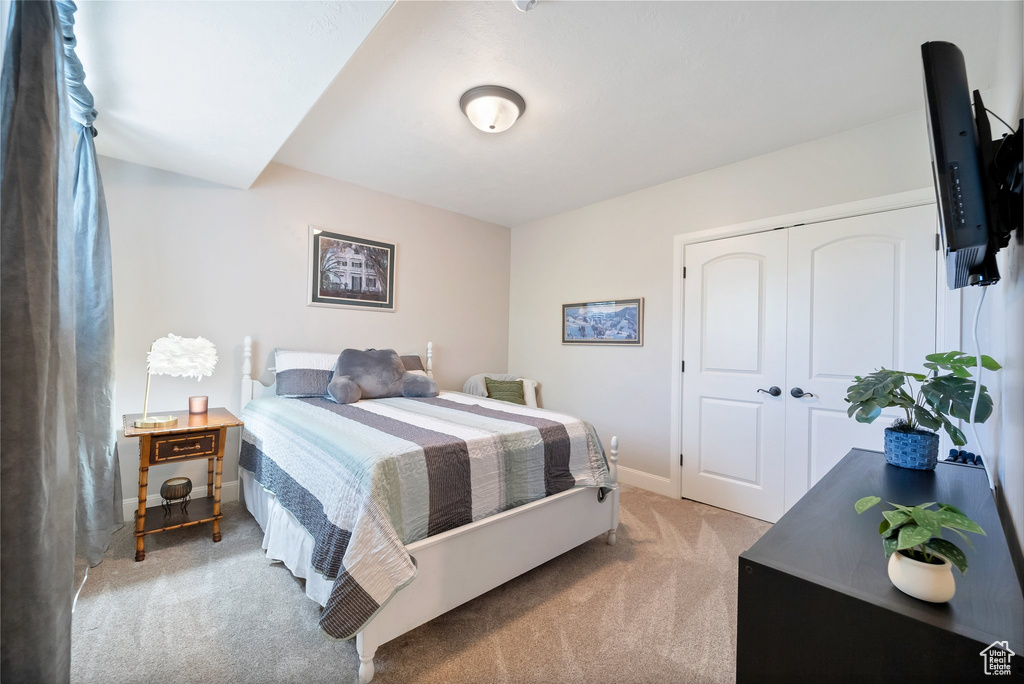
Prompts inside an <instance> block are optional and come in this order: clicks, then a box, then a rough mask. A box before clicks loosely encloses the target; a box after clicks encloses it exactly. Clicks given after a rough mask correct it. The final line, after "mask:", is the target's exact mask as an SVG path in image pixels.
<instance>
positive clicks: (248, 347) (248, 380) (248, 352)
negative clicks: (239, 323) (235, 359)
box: [240, 335, 252, 408]
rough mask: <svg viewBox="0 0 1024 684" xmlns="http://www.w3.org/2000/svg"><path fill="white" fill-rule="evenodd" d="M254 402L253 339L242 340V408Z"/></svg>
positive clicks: (248, 337) (246, 337)
mask: <svg viewBox="0 0 1024 684" xmlns="http://www.w3.org/2000/svg"><path fill="white" fill-rule="evenodd" d="M250 401H252V337H251V336H249V335H246V336H245V339H244V340H242V400H241V402H240V405H241V408H245V405H246V404H248V403H249V402H250Z"/></svg>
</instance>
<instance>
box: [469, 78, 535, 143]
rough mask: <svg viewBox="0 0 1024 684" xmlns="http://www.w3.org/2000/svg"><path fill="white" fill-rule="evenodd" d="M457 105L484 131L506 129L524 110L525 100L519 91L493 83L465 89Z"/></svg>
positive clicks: (498, 131) (494, 131)
mask: <svg viewBox="0 0 1024 684" xmlns="http://www.w3.org/2000/svg"><path fill="white" fill-rule="evenodd" d="M459 106H460V107H462V112H463V113H464V114H465V115H466V118H468V119H469V121H470V123H472V124H473V125H474V126H476V127H477V128H479V129H480V130H481V131H483V132H484V133H501V132H502V131H507V130H508V129H509V128H511V127H512V124H514V123H515V122H516V120H518V119H519V117H521V116H522V115H523V112H525V111H526V102H525V101H524V100H523V98H522V96H521V95H520V94H519V93H517V92H516V91H514V90H509V89H508V88H502V87H501V86H494V85H486V86H477V87H476V88H471V89H469V90H467V91H466V92H465V93H464V94H463V95H462V98H461V99H460V100H459Z"/></svg>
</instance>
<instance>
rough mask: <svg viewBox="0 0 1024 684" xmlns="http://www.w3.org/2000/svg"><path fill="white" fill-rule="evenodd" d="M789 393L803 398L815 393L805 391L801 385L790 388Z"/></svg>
mask: <svg viewBox="0 0 1024 684" xmlns="http://www.w3.org/2000/svg"><path fill="white" fill-rule="evenodd" d="M789 393H790V394H791V395H792V396H794V397H796V398H797V399H801V398H803V397H813V396H814V395H813V394H811V393H810V392H804V391H803V390H802V389H800V388H799V387H794V388H793V389H791V390H789Z"/></svg>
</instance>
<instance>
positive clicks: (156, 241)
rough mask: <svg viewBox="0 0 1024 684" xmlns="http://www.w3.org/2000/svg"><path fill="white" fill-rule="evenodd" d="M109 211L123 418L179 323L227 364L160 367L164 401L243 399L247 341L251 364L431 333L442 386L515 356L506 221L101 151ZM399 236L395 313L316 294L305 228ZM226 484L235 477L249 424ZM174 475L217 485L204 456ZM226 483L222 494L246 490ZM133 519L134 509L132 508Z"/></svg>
mask: <svg viewBox="0 0 1024 684" xmlns="http://www.w3.org/2000/svg"><path fill="white" fill-rule="evenodd" d="M100 168H101V172H102V174H103V182H104V185H105V189H106V195H107V206H108V209H109V212H110V233H111V248H112V252H113V262H114V264H113V267H114V317H115V346H116V359H115V361H116V367H115V371H116V377H117V400H116V407H117V412H118V414H119V415H120V414H124V413H136V412H140V411H141V410H142V400H143V394H144V391H145V383H146V365H145V358H146V351H147V350H148V349H149V345H150V343H151V342H152V341H153V340H154V339H156V338H158V337H161V336H163V335H166V334H167V333H171V332H173V333H175V334H178V335H185V336H189V337H192V336H197V335H202V336H204V337H207V338H208V339H210V340H212V341H213V343H214V344H215V345H216V346H217V351H218V353H219V355H220V361H219V363H218V365H217V370H216V371H215V373H214V375H213V376H212V377H210V378H206V379H203V380H202V381H200V382H198V383H197V382H196V381H195V380H184V379H182V378H170V377H154V378H153V384H152V391H151V396H150V409H151V411H153V412H159V411H168V410H185V409H187V408H188V397H189V395H192V394H206V395H209V397H210V405H211V406H226V407H228V408H229V409H231V410H237V409H238V402H239V394H240V389H239V388H240V385H241V371H240V368H241V362H242V358H241V355H242V338H243V337H244V336H245V335H252V337H253V340H254V345H255V349H254V366H255V368H254V371H257V372H260V371H263V370H264V369H265V368H266V367H267V365H268V357H269V355H270V354H272V352H273V349H274V347H285V348H292V349H312V350H321V351H337V352H339V353H340V352H341V350H342V349H343V348H345V347H375V348H388V347H393V348H395V349H397V350H398V351H399V352H400V353H417V352H418V353H420V354H421V355H422V354H424V353H425V347H426V343H427V341H428V340H432V341H433V342H434V360H435V370H436V377H437V380H438V384H439V385H440V386H441V387H442V388H447V389H460V390H461V388H462V383H463V382H464V381H465V379H466V378H467V377H468V376H470V375H472V374H474V373H480V372H483V371H495V372H503V371H504V370H505V365H506V361H507V358H508V287H509V229H508V228H505V227H501V226H497V225H494V224H490V223H485V222H483V221H479V220H476V219H472V218H469V217H466V216H461V215H459V214H453V213H451V212H447V211H443V210H441V209H436V208H433V207H428V206H424V205H421V204H417V203H415V202H410V201H407V200H402V199H398V198H396V197H392V196H389V195H384V194H381V193H378V192H373V191H370V190H366V189H364V188H360V187H356V186H354V185H349V184H347V183H342V182H339V181H335V180H331V179H328V178H325V177H323V176H318V175H315V174H311V173H306V172H302V171H298V170H296V169H292V168H290V167H287V166H282V165H279V164H272V165H270V166H269V167H268V168H267V170H266V171H265V172H264V173H263V175H262V176H261V177H260V178H259V180H257V181H256V183H255V185H254V186H253V187H252V188H251V189H249V190H236V189H233V188H227V187H224V186H220V185H214V184H210V183H206V182H203V181H199V180H195V179H192V178H188V177H185V176H180V175H176V174H173V173H169V172H165V171H158V170H156V169H152V168H149V167H145V166H139V165H135V164H130V163H127V162H121V161H116V160H114V159H110V158H106V157H101V159H100ZM310 224H313V225H317V226H321V227H324V228H327V229H330V230H336V231H338V232H342V233H346V234H351V235H356V236H361V237H368V238H374V239H378V240H384V241H392V242H395V243H397V245H398V251H397V256H396V262H397V272H396V293H397V297H396V307H397V308H396V311H395V312H394V313H387V312H380V311H359V310H349V309H330V308H321V307H309V306H306V277H307V264H306V259H307V249H308V239H307V226H308V225H310ZM232 432H233V433H236V434H235V435H233V436H232V439H231V441H230V442H229V445H228V455H227V457H226V458H225V467H224V480H225V482H228V483H230V482H233V481H234V480H236V463H237V448H238V447H237V444H238V442H237V432H238V430H232ZM119 451H120V457H121V473H122V479H123V484H124V496H125V497H127V498H128V500H129V504H130V505H131V506H132V507H134V504H133V503H132V502H131V497H134V496H135V495H136V493H137V477H138V443H137V440H126V439H124V438H123V437H120V438H119ZM175 475H185V476H187V477H190V478H192V481H193V483H194V484H195V485H196V486H197V487H199V486H205V484H206V464H205V461H193V462H191V463H185V464H179V465H176V466H172V465H166V466H159V467H157V468H154V469H153V470H152V471H151V472H150V477H149V482H150V488H149V492H148V493H149V495H150V496H153V495H159V487H160V483H161V482H163V481H164V480H165V479H167V478H169V477H173V476H175ZM234 491H235V489H234V487H233V486H232V485H230V484H229V485H226V486H225V490H224V495H225V497H230V496H233V495H234ZM129 520H130V518H129Z"/></svg>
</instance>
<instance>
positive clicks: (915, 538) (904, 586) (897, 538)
mask: <svg viewBox="0 0 1024 684" xmlns="http://www.w3.org/2000/svg"><path fill="white" fill-rule="evenodd" d="M880 501H881V499H880V498H878V497H877V496H865V497H864V498H863V499H860V500H859V501H857V503H855V504H854V508H855V509H856V511H857V514H858V515H859V514H861V513H863V512H864V511H866V510H868V509H869V508H871V507H872V506H874V505H875V504H877V503H879V502H880ZM889 505H890V506H892V507H893V510H891V511H882V517H883V518H884V520H882V524H881V525H879V526H878V532H879V534H881V535H882V547H883V548H884V549H885V555H886V557H887V558H888V559H889V579H890V580H892V583H893V584H894V585H896V588H897V589H899V590H900V591H902V592H903V593H904V594H908V595H910V596H913V597H914V598H917V599H921V600H922V601H930V602H932V603H945V602H946V601H948V600H950V599H951V598H953V594H954V593H956V582H955V581H954V579H953V569H952V566H954V565H955V566H956V568H957V570H959V571H960V574H961V575H963V574H964V573H966V572H967V556H966V554H964V552H963V551H962V550H961V549H960V547H958V546H957V545H956V544H954V543H953V542H951V541H949V540H948V539H943V538H942V530H943V529H947V530H952V531H953V532H955V533H956V534H958V535H960V537H961V538H962V539H963V540H964V541H965V542H966V543H967V545H968V546H971V547H972V548H973V546H972V545H971V540H970V539H968V537H967V535H966V534H964V532H972V533H974V534H981V535H984V534H985V530H983V529H981V526H979V525H978V523H976V522H974V521H973V520H971V519H970V518H968V517H967V516H966V515H965V514H964V512H963V511H961V510H960V509H959V508H957V507H956V506H951V505H950V504H944V503H935V502H930V503H923V504H919V505H917V506H901V505H900V504H895V503H890V504H889ZM933 507H937V508H935V509H934V510H933Z"/></svg>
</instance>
